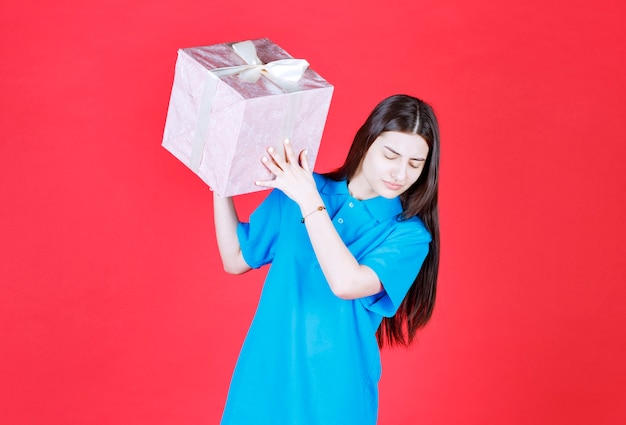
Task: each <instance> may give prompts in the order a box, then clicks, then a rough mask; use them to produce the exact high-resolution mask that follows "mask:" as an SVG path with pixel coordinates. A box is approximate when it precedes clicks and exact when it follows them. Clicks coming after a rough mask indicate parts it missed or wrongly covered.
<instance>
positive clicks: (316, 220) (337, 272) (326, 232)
mask: <svg viewBox="0 0 626 425" xmlns="http://www.w3.org/2000/svg"><path fill="white" fill-rule="evenodd" d="M318 198H319V199H313V200H311V199H309V200H307V202H306V206H301V209H302V214H303V217H304V216H305V215H306V216H307V217H306V218H305V220H304V225H305V226H306V228H307V232H308V234H309V239H310V240H311V244H312V245H313V250H314V251H315V255H316V257H317V260H318V262H319V263H320V268H321V269H322V272H323V273H324V276H325V277H326V280H327V281H328V284H329V286H330V289H331V290H332V291H333V293H334V294H335V295H336V296H338V297H339V298H343V299H355V298H361V297H365V296H368V295H374V294H377V293H379V292H380V291H381V290H382V289H383V288H382V284H381V283H380V280H379V279H378V276H377V275H376V273H375V272H374V271H373V270H372V269H371V268H369V267H367V266H363V265H361V264H359V263H358V262H357V260H356V259H355V258H354V255H352V253H351V252H350V250H349V249H348V248H347V247H346V245H345V243H344V242H343V241H342V240H341V238H340V237H339V234H338V233H337V230H336V229H335V227H334V226H333V223H332V221H331V220H330V217H329V216H328V213H327V211H326V210H325V209H323V210H321V211H319V210H317V208H318V207H319V206H321V205H323V203H322V199H321V197H318ZM313 211H314V212H313ZM311 212H313V213H312V214H311Z"/></svg>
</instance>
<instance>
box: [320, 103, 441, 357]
mask: <svg viewBox="0 0 626 425" xmlns="http://www.w3.org/2000/svg"><path fill="white" fill-rule="evenodd" d="M385 131H399V132H402V133H408V134H418V135H419V136H421V137H422V138H423V139H424V140H425V141H426V143H427V144H428V148H429V149H428V158H426V164H425V166H424V171H423V172H422V174H421V175H420V177H419V179H418V180H417V181H416V182H415V183H414V184H413V185H412V186H411V187H410V188H409V189H408V190H407V191H406V192H404V193H403V194H402V195H400V201H401V202H402V208H403V213H402V217H403V218H404V219H407V218H410V217H414V216H417V217H419V218H420V219H421V220H422V222H423V223H424V225H425V226H426V229H428V231H429V232H430V235H431V238H432V240H431V242H430V245H429V250H428V254H427V256H426V259H425V260H424V263H423V264H422V268H421V269H420V271H419V273H418V274H417V277H416V278H415V281H414V282H413V284H412V285H411V288H410V289H409V291H408V293H407V295H406V296H405V298H404V300H403V301H402V304H400V307H399V308H398V311H397V312H396V314H395V315H394V316H392V317H384V318H383V320H382V322H381V324H380V327H379V328H378V331H377V332H376V339H377V340H378V344H379V345H380V346H381V347H382V346H383V345H385V344H387V345H389V346H393V345H403V346H408V345H410V344H411V343H412V342H413V340H414V338H415V334H416V333H417V330H418V329H420V328H422V327H423V326H424V325H426V323H427V322H428V320H429V319H430V318H431V316H432V313H433V308H434V306H435V295H436V291H437V275H438V271H439V208H438V199H437V198H438V186H439V125H438V123H437V118H436V117H435V113H434V112H433V109H432V108H431V107H430V106H429V105H428V104H427V103H425V102H423V101H421V100H420V99H417V98H415V97H412V96H407V95H394V96H391V97H388V98H386V99H385V100H383V101H382V102H380V103H379V104H378V105H377V106H376V107H375V108H374V110H373V111H372V113H371V114H370V116H369V117H368V118H367V120H366V121H365V123H364V124H363V125H362V126H361V128H360V129H359V131H357V133H356V135H355V137H354V141H353V142H352V146H351V147H350V150H349V152H348V156H347V158H346V161H345V162H344V164H343V165H342V166H341V167H340V168H338V169H337V170H335V171H333V172H331V173H328V174H326V175H327V176H328V177H329V178H331V179H333V180H343V179H347V180H348V181H349V180H350V178H352V177H353V176H354V174H355V173H356V172H357V170H358V169H359V166H360V165H361V162H362V161H363V158H364V157H365V154H366V153H367V151H368V149H369V148H370V146H371V145H372V143H374V141H375V140H376V138H378V136H379V135H380V134H381V133H383V132H385Z"/></svg>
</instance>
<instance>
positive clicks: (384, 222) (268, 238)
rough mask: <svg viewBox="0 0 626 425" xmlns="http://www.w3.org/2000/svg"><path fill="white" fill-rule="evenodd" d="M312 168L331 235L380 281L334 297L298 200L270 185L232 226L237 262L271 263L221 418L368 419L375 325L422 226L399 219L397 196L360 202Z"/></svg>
mask: <svg viewBox="0 0 626 425" xmlns="http://www.w3.org/2000/svg"><path fill="white" fill-rule="evenodd" d="M314 177H315V181H316V184H317V187H318V190H319V191H320V195H321V196H322V199H323V201H324V205H325V206H326V209H327V211H328V214H329V216H330V218H331V220H332V222H333V225H334V226H335V228H336V229H337V232H338V233H339V235H340V237H341V239H342V240H343V241H344V243H345V244H346V246H347V247H348V249H349V250H350V252H351V253H352V254H353V255H354V257H355V258H356V259H357V261H358V262H359V263H360V264H362V265H366V266H368V267H370V268H371V269H372V270H374V272H375V273H376V274H377V276H378V278H379V279H380V281H381V282H382V284H383V287H384V289H383V291H382V292H380V293H379V294H376V295H372V296H368V297H364V298H359V299H355V300H344V299H341V298H338V297H337V296H335V295H334V294H333V293H332V291H331V290H330V287H329V286H328V282H327V281H326V279H325V278H324V275H323V273H322V270H321V269H320V265H319V263H318V261H317V258H316V256H315V253H314V252H313V248H312V246H311V243H310V241H309V237H308V234H307V232H306V227H305V226H304V225H303V224H302V223H301V222H300V218H301V213H300V209H299V207H298V206H297V204H296V203H295V202H293V201H292V200H290V199H289V198H288V197H287V196H285V195H284V194H283V193H282V192H280V191H278V190H274V191H272V192H271V193H270V194H269V196H268V197H267V198H266V199H265V200H264V201H263V202H262V203H261V205H259V207H258V208H257V209H256V210H255V211H254V212H253V213H252V215H251V216H250V222H249V223H241V224H240V225H239V228H238V236H239V242H240V245H241V249H242V253H243V256H244V259H245V261H246V262H247V263H248V264H249V265H250V266H251V267H254V268H258V267H261V266H263V265H265V264H270V263H271V266H270V268H269V271H268V274H267V278H266V280H265V284H264V287H263V291H262V293H261V297H260V300H259V305H258V308H257V311H256V314H255V317H254V319H253V321H252V324H251V326H250V329H249V331H248V335H247V336H246V340H245V342H244V344H243V347H242V349H241V353H240V355H239V360H238V361H237V366H236V368H235V371H234V373H233V378H232V381H231V385H230V390H229V394H228V399H227V402H226V407H225V410H224V415H223V418H222V425H227V424H238V425H239V424H241V425H243V424H245V425H249V424H290V425H291V424H294V425H295V424H298V425H317V424H320V425H322V424H323V425H333V424H337V425H339V424H341V425H352V424H354V425H368V424H375V423H376V419H377V415H378V381H379V379H380V373H381V367H380V353H379V350H378V345H377V343H376V337H375V332H376V329H377V328H378V326H379V325H380V322H381V320H382V317H383V316H392V315H393V314H394V313H395V311H396V310H397V308H398V307H399V305H400V303H401V302H402V300H403V298H404V296H405V295H406V292H407V291H408V289H409V288H410V286H411V284H412V283H413V281H414V280H415V277H416V276H417V273H418V271H419V269H420V267H421V265H422V263H423V261H424V258H425V257H426V254H427V253H428V246H429V242H430V240H431V238H430V234H429V233H428V231H427V230H426V228H425V227H424V225H423V223H422V222H421V220H420V219H419V218H417V217H413V218H411V219H408V220H402V219H400V214H401V213H402V206H401V204H400V200H399V199H398V198H394V199H386V198H382V197H376V198H372V199H368V200H364V201H361V200H357V199H355V198H353V197H352V196H350V193H349V192H348V187H347V183H346V181H338V182H337V181H333V180H330V179H328V178H326V177H324V176H321V175H319V174H314Z"/></svg>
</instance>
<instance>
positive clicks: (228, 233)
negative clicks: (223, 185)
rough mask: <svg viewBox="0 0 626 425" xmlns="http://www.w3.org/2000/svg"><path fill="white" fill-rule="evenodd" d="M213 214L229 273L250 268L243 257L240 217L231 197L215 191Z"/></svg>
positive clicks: (237, 272) (220, 247)
mask: <svg viewBox="0 0 626 425" xmlns="http://www.w3.org/2000/svg"><path fill="white" fill-rule="evenodd" d="M213 211H214V212H213V215H214V221H215V237H216V239H217V246H218V249H219V252H220V257H221V258H222V265H223V266H224V270H225V271H226V272H227V273H231V274H241V273H245V272H247V271H248V270H250V266H248V264H247V263H246V262H245V260H244V259H243V255H242V253H241V246H240V245H239V238H238V237H237V226H238V225H239V218H238V217H237V211H236V210H235V204H234V202H233V198H231V197H221V196H219V195H217V194H216V193H215V192H214V193H213Z"/></svg>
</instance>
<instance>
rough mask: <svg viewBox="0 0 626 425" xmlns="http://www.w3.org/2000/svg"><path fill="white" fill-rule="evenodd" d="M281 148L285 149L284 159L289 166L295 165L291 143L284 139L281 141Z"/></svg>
mask: <svg viewBox="0 0 626 425" xmlns="http://www.w3.org/2000/svg"><path fill="white" fill-rule="evenodd" d="M283 146H284V149H285V159H286V161H287V162H288V163H290V164H297V163H298V162H297V161H296V155H295V154H294V153H293V146H291V142H289V139H285V140H284V141H283Z"/></svg>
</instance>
